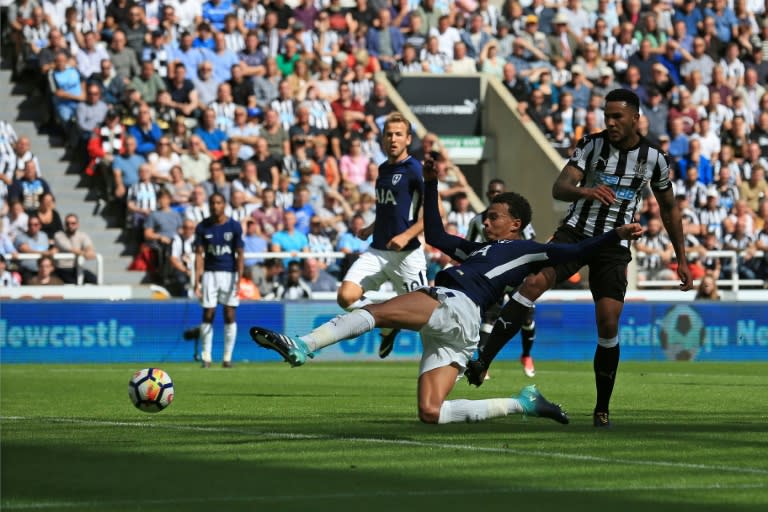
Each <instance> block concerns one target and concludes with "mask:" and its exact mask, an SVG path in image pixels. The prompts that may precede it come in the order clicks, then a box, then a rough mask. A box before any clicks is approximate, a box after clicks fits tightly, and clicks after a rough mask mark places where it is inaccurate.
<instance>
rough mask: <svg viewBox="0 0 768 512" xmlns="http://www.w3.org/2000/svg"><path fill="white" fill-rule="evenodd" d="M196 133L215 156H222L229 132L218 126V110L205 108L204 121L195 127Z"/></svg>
mask: <svg viewBox="0 0 768 512" xmlns="http://www.w3.org/2000/svg"><path fill="white" fill-rule="evenodd" d="M194 134H195V135H197V136H198V137H200V139H201V140H202V141H203V144H205V147H206V148H207V149H208V152H209V153H210V154H211V155H212V156H213V157H215V158H220V157H221V155H222V154H223V153H222V150H223V144H224V142H225V141H226V140H227V134H226V133H224V131H222V130H221V129H219V128H218V127H217V126H216V111H215V110H214V109H212V108H207V109H205V111H204V112H203V117H202V122H201V123H200V125H199V126H198V127H197V128H195V131H194Z"/></svg>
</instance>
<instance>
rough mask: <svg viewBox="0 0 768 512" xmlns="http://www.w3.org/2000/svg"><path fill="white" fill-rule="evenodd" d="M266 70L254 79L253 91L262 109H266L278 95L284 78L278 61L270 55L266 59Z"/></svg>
mask: <svg viewBox="0 0 768 512" xmlns="http://www.w3.org/2000/svg"><path fill="white" fill-rule="evenodd" d="M264 66H265V72H264V74H263V75H262V76H257V77H255V78H254V80H253V93H254V96H256V104H257V105H258V106H259V107H260V108H261V109H266V108H267V107H268V106H269V105H270V104H271V103H272V102H273V101H274V100H275V99H276V98H277V97H278V96H279V94H280V93H279V87H280V83H281V82H282V80H283V77H282V74H281V73H280V68H278V67H277V61H276V60H275V59H274V58H272V57H270V58H268V59H267V60H266V61H265V64H264Z"/></svg>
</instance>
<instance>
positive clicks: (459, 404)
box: [437, 398, 523, 424]
mask: <svg viewBox="0 0 768 512" xmlns="http://www.w3.org/2000/svg"><path fill="white" fill-rule="evenodd" d="M522 412H523V407H522V406H521V405H520V402H519V401H518V400H517V399H516V398H489V399H487V400H446V401H445V402H443V405H442V406H441V407H440V418H439V419H438V420H437V422H438V423H440V424H443V423H476V422H478V421H483V420H487V419H490V418H498V417H499V416H508V415H510V414H518V413H522Z"/></svg>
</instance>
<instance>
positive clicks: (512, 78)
mask: <svg viewBox="0 0 768 512" xmlns="http://www.w3.org/2000/svg"><path fill="white" fill-rule="evenodd" d="M502 83H503V84H504V86H505V87H506V88H507V90H508V91H509V92H510V93H512V96H514V97H515V99H516V100H517V101H519V102H526V101H527V99H528V95H529V94H530V92H531V90H530V87H529V85H528V82H526V81H525V80H524V79H522V78H518V76H517V68H515V65H514V64H512V63H507V64H504V68H503V78H502ZM542 97H543V93H542Z"/></svg>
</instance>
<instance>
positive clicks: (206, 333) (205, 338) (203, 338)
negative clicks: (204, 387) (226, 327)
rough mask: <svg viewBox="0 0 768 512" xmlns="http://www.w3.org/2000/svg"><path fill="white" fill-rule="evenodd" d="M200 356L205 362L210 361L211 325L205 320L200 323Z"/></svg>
mask: <svg viewBox="0 0 768 512" xmlns="http://www.w3.org/2000/svg"><path fill="white" fill-rule="evenodd" d="M200 343H201V345H202V347H201V350H200V357H201V358H202V360H203V361H205V362H206V363H210V362H211V347H212V346H213V325H212V324H209V323H207V322H203V323H201V324H200Z"/></svg>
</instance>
